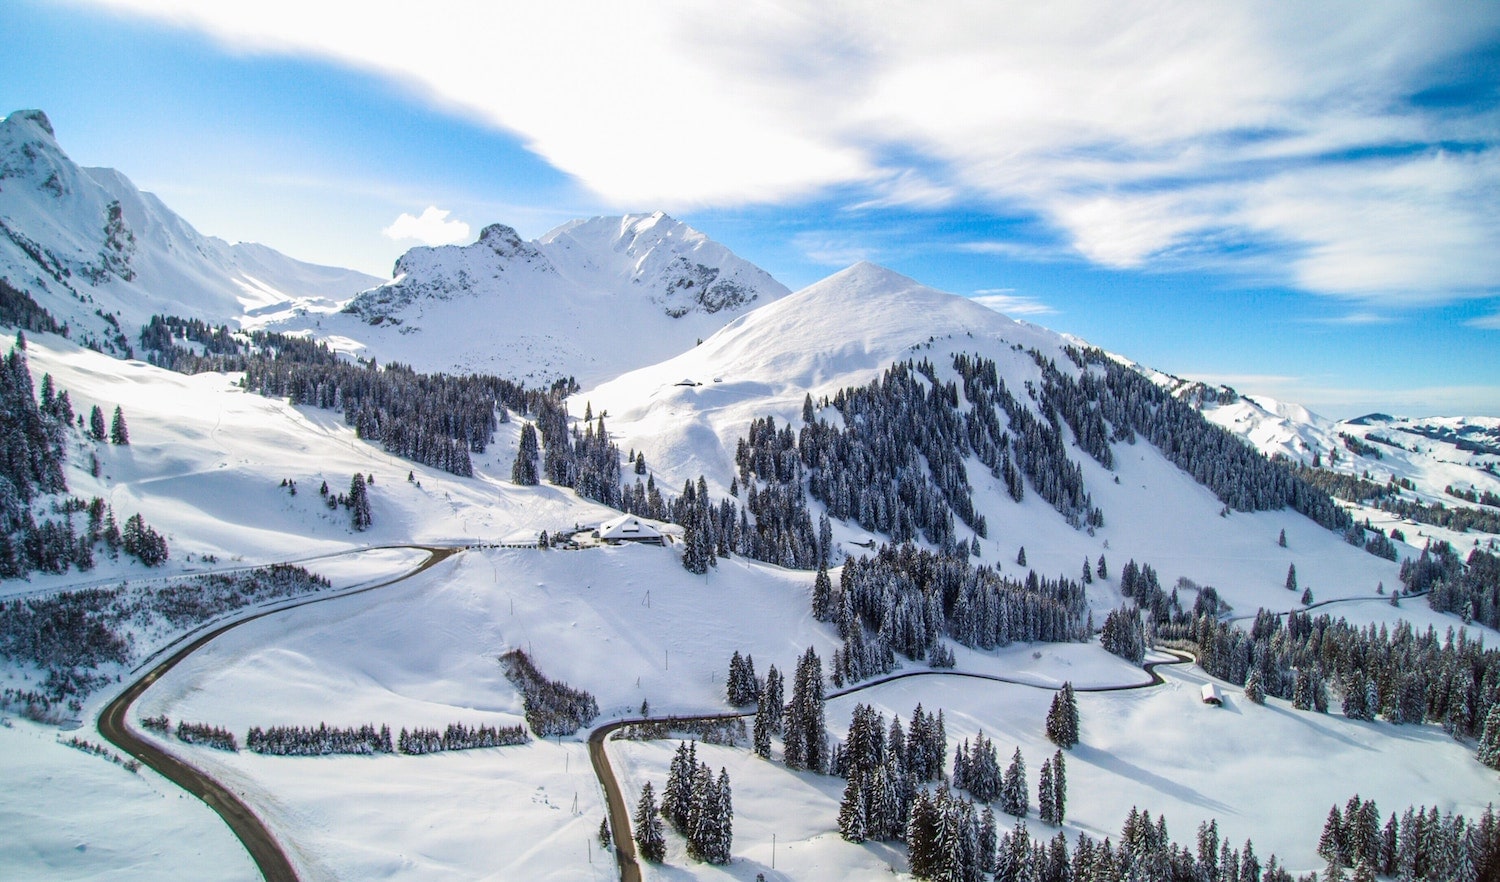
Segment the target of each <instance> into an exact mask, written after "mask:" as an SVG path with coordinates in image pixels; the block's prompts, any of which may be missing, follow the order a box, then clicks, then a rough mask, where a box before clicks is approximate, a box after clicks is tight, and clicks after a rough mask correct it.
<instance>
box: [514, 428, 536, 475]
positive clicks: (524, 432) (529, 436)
mask: <svg viewBox="0 0 1500 882" xmlns="http://www.w3.org/2000/svg"><path fill="white" fill-rule="evenodd" d="M539 453H540V451H539V449H538V447H537V441H536V428H535V427H534V426H533V425H532V424H531V423H526V424H525V425H523V426H521V443H520V446H519V447H517V448H516V462H515V464H514V465H513V466H511V469H510V479H511V481H512V482H513V483H516V484H519V485H521V486H523V487H529V486H533V485H535V484H537V483H538V481H539V480H540V477H539V475H538V473H537V458H538V456H539Z"/></svg>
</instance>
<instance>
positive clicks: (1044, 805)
mask: <svg viewBox="0 0 1500 882" xmlns="http://www.w3.org/2000/svg"><path fill="white" fill-rule="evenodd" d="M1055 793H1056V786H1055V784H1054V783H1053V781H1052V760H1050V759H1047V760H1042V770H1041V772H1039V773H1038V774H1037V785H1036V804H1037V814H1038V815H1040V816H1041V819H1042V823H1044V824H1054V825H1055V824H1056V823H1057V810H1056V806H1055V805H1054V803H1053V799H1054V794H1055Z"/></svg>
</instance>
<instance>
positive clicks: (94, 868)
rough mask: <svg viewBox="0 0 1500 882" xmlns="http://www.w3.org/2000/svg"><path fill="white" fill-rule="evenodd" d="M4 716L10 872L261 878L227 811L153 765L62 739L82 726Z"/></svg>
mask: <svg viewBox="0 0 1500 882" xmlns="http://www.w3.org/2000/svg"><path fill="white" fill-rule="evenodd" d="M75 734H76V735H78V736H79V737H82V738H85V739H87V740H89V741H92V742H94V743H95V744H100V743H103V739H102V738H100V737H99V736H98V734H97V733H93V732H88V731H80V732H77V733H74V732H59V731H58V730H57V729H56V728H54V727H52V726H41V725H38V724H36V723H32V722H30V721H27V720H18V719H11V718H4V719H3V721H0V781H4V782H5V786H4V787H0V852H3V856H0V878H5V879H16V880H21V879H30V880H49V882H50V880H57V882H62V880H69V882H85V880H98V882H105V880H108V882H136V880H139V882H155V880H159V879H162V878H168V877H170V878H177V879H216V880H222V882H251V880H258V879H260V874H259V873H257V872H256V870H255V864H254V863H252V862H251V860H250V855H249V854H248V853H246V851H245V849H244V847H243V846H241V845H240V842H239V840H238V839H235V838H234V834H232V833H230V832H229V828H228V827H226V826H224V822H223V821H221V820H219V816H218V815H216V814H214V813H213V812H211V811H209V810H208V809H206V808H204V807H203V804H202V803H201V802H199V801H198V800H196V799H193V798H192V797H190V796H188V795H187V794H185V793H183V792H182V791H181V790H179V789H178V788H177V786H176V785H175V784H172V783H171V782H170V781H167V780H166V779H164V778H161V777H158V776H157V775H156V774H155V773H154V772H151V771H150V770H148V769H141V771H140V773H139V774H134V775H133V774H131V773H130V772H128V771H126V770H125V769H124V768H122V767H120V766H118V765H116V764H114V763H112V762H110V761H109V760H108V759H105V758H104V757H99V756H93V755H90V754H87V753H83V752H82V751H79V750H77V749H75V748H73V747H70V746H68V745H66V744H63V743H60V741H59V739H62V740H66V739H68V738H72V737H74V735H75Z"/></svg>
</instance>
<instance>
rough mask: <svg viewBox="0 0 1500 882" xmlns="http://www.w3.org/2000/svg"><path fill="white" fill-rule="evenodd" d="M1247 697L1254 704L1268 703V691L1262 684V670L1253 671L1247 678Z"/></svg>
mask: <svg viewBox="0 0 1500 882" xmlns="http://www.w3.org/2000/svg"><path fill="white" fill-rule="evenodd" d="M1245 698H1247V699H1248V700H1249V701H1250V703H1252V704H1265V703H1266V691H1265V689H1264V688H1263V687H1262V686H1261V682H1260V671H1251V672H1250V676H1249V678H1248V679H1246V680H1245Z"/></svg>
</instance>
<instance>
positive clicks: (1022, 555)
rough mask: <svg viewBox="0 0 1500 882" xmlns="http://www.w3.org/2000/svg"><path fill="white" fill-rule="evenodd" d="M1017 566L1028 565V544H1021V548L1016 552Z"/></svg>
mask: <svg viewBox="0 0 1500 882" xmlns="http://www.w3.org/2000/svg"><path fill="white" fill-rule="evenodd" d="M1016 566H1018V567H1024V566H1026V546H1024V545H1022V546H1021V550H1020V551H1019V552H1018V553H1017V554H1016Z"/></svg>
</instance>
